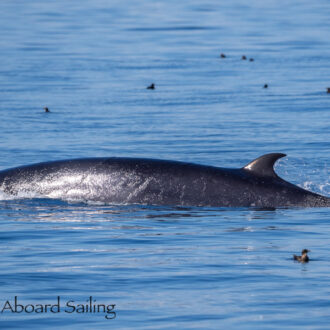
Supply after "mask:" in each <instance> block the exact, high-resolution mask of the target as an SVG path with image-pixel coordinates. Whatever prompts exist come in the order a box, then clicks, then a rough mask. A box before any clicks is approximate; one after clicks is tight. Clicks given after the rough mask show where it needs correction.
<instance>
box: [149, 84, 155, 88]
mask: <svg viewBox="0 0 330 330" xmlns="http://www.w3.org/2000/svg"><path fill="white" fill-rule="evenodd" d="M147 89H155V84H151V85H150V86H148V87H147Z"/></svg>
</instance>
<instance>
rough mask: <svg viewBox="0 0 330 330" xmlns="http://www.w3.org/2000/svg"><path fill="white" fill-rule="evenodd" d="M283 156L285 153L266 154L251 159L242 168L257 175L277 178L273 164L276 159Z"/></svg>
mask: <svg viewBox="0 0 330 330" xmlns="http://www.w3.org/2000/svg"><path fill="white" fill-rule="evenodd" d="M285 156H286V154H281V153H272V154H266V155H263V156H260V157H259V158H257V159H255V160H253V161H252V162H250V163H249V164H247V165H246V166H244V167H243V169H244V170H246V171H249V172H252V173H254V174H256V175H259V176H268V177H274V178H277V177H278V176H277V174H276V173H275V171H274V164H275V162H276V161H277V160H278V159H280V158H282V157H285Z"/></svg>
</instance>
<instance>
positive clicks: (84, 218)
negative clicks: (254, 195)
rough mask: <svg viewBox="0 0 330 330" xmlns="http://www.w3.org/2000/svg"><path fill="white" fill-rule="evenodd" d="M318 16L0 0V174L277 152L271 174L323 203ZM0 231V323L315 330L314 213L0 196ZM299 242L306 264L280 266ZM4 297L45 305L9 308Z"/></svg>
mask: <svg viewBox="0 0 330 330" xmlns="http://www.w3.org/2000/svg"><path fill="white" fill-rule="evenodd" d="M329 14H330V3H329V1H323V0H316V1H306V0H299V1H298V0H293V1H280V2H279V1H267V2H264V1H259V0H252V1H249V2H247V1H239V0H234V1H226V2H224V1H223V2H220V1H215V0H206V1H200V0H199V1H197V0H191V1H184V2H183V1H182V2H180V1H172V0H167V1H159V0H156V1H147V0H140V1H133V0H132V1H116V0H111V1H106V0H93V1H92V0H81V1H79V2H78V1H70V2H69V1H64V0H57V1H41V0H30V1H21V0H2V1H1V2H0V17H1V19H0V47H1V48H0V49H1V52H0V97H1V102H0V114H1V120H0V132H1V133H0V134H1V135H0V136H1V139H0V151H1V158H0V169H5V168H10V167H14V166H19V165H26V164H31V163H36V162H41V161H51V160H58V159H67V158H79V157H94V156H95V157H98V156H101V157H105V156H111V157H112V156H125V157H149V158H161V159H172V160H180V161H189V162H195V163H201V164H209V165H215V166H221V167H241V166H243V165H245V164H246V163H248V162H249V161H251V160H252V159H254V158H256V157H258V156H260V155H262V154H264V153H269V152H284V153H286V154H287V155H288V157H286V158H284V159H282V160H280V161H279V162H278V164H277V165H276V171H277V173H278V174H279V175H280V176H282V177H283V178H285V179H286V180H288V181H290V182H293V183H295V184H297V185H299V186H301V187H304V188H307V189H310V190H313V191H315V192H318V193H321V194H323V195H326V196H330V167H329V164H330V156H329V150H330V141H329V137H330V134H329V128H330V127H329V122H330V120H329V119H330V116H329V110H330V94H327V93H326V88H327V87H330V78H329V77H330V66H329V58H330V42H329V29H330V20H329ZM221 53H223V54H225V55H226V57H225V58H221V57H220V54H221ZM243 55H245V56H246V57H247V60H242V59H241V58H242V56H243ZM250 58H253V59H254V61H250V60H249V59H250ZM151 83H154V84H155V86H156V89H155V90H148V89H146V87H147V86H148V85H150V84H151ZM264 84H268V88H263V86H264ZM45 106H47V107H49V109H50V111H51V112H50V113H45V112H44V110H43V107H45ZM0 226H1V231H0V237H1V239H0V256H1V257H0V258H1V259H0V260H1V269H0V327H1V329H47V328H59V327H60V328H62V329H90V328H93V329H105V328H114V329H221V328H226V329H238V328H239V329H278V328H279V327H282V328H286V329H328V328H329V324H330V298H329V297H330V258H329V246H330V244H329V243H330V239H329V237H330V211H329V209H327V208H315V209H311V208H309V209H308V208H288V209H276V210H258V209H244V208H231V209H230V208H229V209H228V208H197V207H196V208H194V207H191V208H182V207H170V206H169V207H154V206H139V205H95V204H86V203H79V202H77V203H70V202H67V201H61V200H50V199H43V198H32V196H31V198H25V199H18V198H13V197H12V196H6V195H5V194H4V193H1V192H0ZM303 248H308V249H310V250H311V252H310V258H311V261H310V262H309V263H308V264H299V263H296V262H294V261H293V260H292V254H293V253H296V254H298V253H299V252H300V251H301V250H302V249H303ZM15 296H16V297H17V303H18V304H23V305H24V306H26V305H29V304H32V305H34V306H36V305H42V304H43V305H45V304H49V305H52V306H53V309H52V311H51V310H47V312H46V311H45V310H43V311H42V310H40V309H39V311H40V312H38V313H36V312H30V311H31V309H32V306H30V307H27V310H25V311H22V312H20V313H14V312H12V311H11V310H10V309H9V308H5V307H8V304H7V302H8V303H9V304H10V305H11V306H12V305H14V302H15ZM58 297H59V298H58ZM90 297H91V298H90ZM57 299H60V309H59V311H57V309H56V306H55V305H56V303H57V302H58V300H57ZM89 299H91V300H92V304H94V305H97V304H103V305H104V306H110V309H111V308H112V309H111V310H109V313H106V312H103V311H102V307H100V308H101V310H100V311H99V312H92V313H91V312H90V311H89V310H87V307H86V305H89ZM67 303H69V304H71V305H74V306H75V307H68V306H66V304H67ZM79 305H80V306H79ZM82 305H83V306H82ZM112 305H115V306H112ZM49 308H50V307H49ZM18 311H19V307H18ZM107 317H108V318H107Z"/></svg>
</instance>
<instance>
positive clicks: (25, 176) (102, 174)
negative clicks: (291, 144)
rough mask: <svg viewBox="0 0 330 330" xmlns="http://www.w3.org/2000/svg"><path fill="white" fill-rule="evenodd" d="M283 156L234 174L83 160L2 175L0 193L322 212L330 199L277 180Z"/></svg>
mask: <svg viewBox="0 0 330 330" xmlns="http://www.w3.org/2000/svg"><path fill="white" fill-rule="evenodd" d="M284 156H286V155H285V154H282V153H270V154H266V155H263V156H261V157H259V158H257V159H255V160H253V161H252V162H250V163H249V164H247V165H246V166H244V167H242V168H237V169H231V168H221V167H214V166H206V165H198V164H192V163H185V162H178V161H169V160H156V159H142V158H115V157H114V158H84V159H73V160H62V161H53V162H45V163H38V164H33V165H27V166H21V167H16V168H12V169H7V170H2V171H0V189H1V190H2V191H3V192H4V193H6V194H9V195H13V196H17V197H29V196H30V197H31V194H32V196H33V197H42V198H55V199H62V200H67V201H83V202H100V203H109V204H143V205H164V206H209V207H262V208H264V207H266V208H268V207H270V208H276V207H325V206H330V198H329V197H325V196H321V195H319V194H316V193H313V192H310V191H307V190H305V189H302V188H300V187H298V186H295V185H293V184H291V183H289V182H286V181H285V180H283V179H281V178H280V177H279V176H278V175H277V174H276V173H275V171H274V164H275V162H276V161H277V160H278V159H279V158H281V157H284Z"/></svg>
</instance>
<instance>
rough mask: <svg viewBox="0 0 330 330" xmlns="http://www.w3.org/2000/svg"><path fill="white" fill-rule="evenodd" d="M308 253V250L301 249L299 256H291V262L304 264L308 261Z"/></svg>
mask: <svg viewBox="0 0 330 330" xmlns="http://www.w3.org/2000/svg"><path fill="white" fill-rule="evenodd" d="M308 252H310V250H307V249H303V250H302V251H301V256H296V255H295V254H294V255H293V260H297V261H299V262H301V263H305V262H308V261H309V258H308V255H307V253H308Z"/></svg>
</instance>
